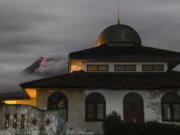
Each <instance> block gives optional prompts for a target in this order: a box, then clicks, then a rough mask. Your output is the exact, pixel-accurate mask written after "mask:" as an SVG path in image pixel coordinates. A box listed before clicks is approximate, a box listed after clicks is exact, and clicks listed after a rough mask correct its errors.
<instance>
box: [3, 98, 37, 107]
mask: <svg viewBox="0 0 180 135" xmlns="http://www.w3.org/2000/svg"><path fill="white" fill-rule="evenodd" d="M3 102H4V103H5V104H11V105H13V104H22V105H31V106H36V99H30V100H5V101H3Z"/></svg>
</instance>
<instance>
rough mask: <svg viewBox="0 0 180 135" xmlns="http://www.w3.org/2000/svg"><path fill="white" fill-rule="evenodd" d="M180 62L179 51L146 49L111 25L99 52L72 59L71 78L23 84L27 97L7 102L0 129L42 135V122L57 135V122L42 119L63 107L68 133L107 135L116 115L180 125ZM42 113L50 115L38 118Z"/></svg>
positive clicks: (127, 29)
mask: <svg viewBox="0 0 180 135" xmlns="http://www.w3.org/2000/svg"><path fill="white" fill-rule="evenodd" d="M179 63H180V53H179V52H174V51H170V50H163V49H158V48H152V47H148V46H144V45H143V43H142V41H141V37H140V36H139V34H138V33H137V31H136V30H135V29H134V28H132V27H131V26H128V25H124V24H120V23H118V24H115V25H112V26H109V27H107V28H105V29H104V30H103V31H102V32H101V33H100V35H99V37H98V39H97V43H96V47H93V46H92V48H88V49H85V50H80V51H76V52H71V53H70V54H69V57H68V71H69V72H68V73H67V74H63V75H57V76H54V77H50V78H45V79H40V80H35V81H31V82H25V83H22V84H20V86H21V87H22V89H23V91H24V92H25V93H26V94H27V97H25V99H16V100H4V103H6V104H4V105H1V106H2V107H1V109H0V110H1V111H0V116H6V117H3V118H1V121H2V122H0V123H1V124H0V129H2V130H9V129H13V128H14V127H18V122H19V126H22V127H23V129H22V130H26V128H27V127H28V129H32V130H33V126H35V127H37V128H34V129H37V130H39V128H38V127H40V124H39V125H38V124H35V123H38V120H39V119H41V122H40V123H42V122H43V121H45V122H46V127H44V128H45V129H48V130H47V132H48V133H49V134H51V135H53V133H54V135H55V134H56V133H55V132H53V131H54V130H56V128H55V129H54V128H53V126H51V124H53V121H55V120H56V117H54V116H53V115H51V117H49V118H48V119H46V118H42V117H45V116H46V115H45V114H46V113H48V111H51V112H52V111H53V110H58V109H59V108H64V110H65V116H66V117H65V121H66V122H65V123H66V130H67V134H68V133H69V134H73V133H74V134H75V133H76V134H103V130H102V121H103V120H104V119H105V118H106V116H107V115H108V114H110V113H112V112H113V111H116V112H117V113H119V114H120V116H121V118H122V120H124V121H128V122H146V121H158V122H165V123H175V124H180V123H179V122H180V72H178V71H175V70H174V68H175V67H176V66H177V65H178V64H179ZM12 103H15V105H7V104H12ZM17 104H26V105H17ZM30 106H33V107H30ZM24 108H26V109H25V110H23V109H24ZM32 108H33V110H32ZM18 109H19V110H23V111H17V110H18ZM8 110H9V112H8ZM36 110H40V111H46V112H44V115H41V114H38V115H37V112H36ZM29 111H30V112H31V113H29ZM15 112H16V113H15ZM19 113H20V114H19ZM15 114H16V115H15ZM22 114H23V115H22ZM32 115H33V116H32ZM48 116H50V115H48ZM15 118H16V122H17V125H16V126H14V119H15ZM11 120H12V121H13V122H11ZM24 121H26V123H27V124H23V123H24ZM28 123H30V124H28ZM4 125H6V126H4ZM26 126H27V127H26ZM56 126H57V125H56ZM49 129H52V132H51V133H50V132H49V131H50V130H49ZM11 131H13V132H15V130H11ZM0 133H1V132H0Z"/></svg>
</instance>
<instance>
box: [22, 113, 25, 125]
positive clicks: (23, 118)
mask: <svg viewBox="0 0 180 135" xmlns="http://www.w3.org/2000/svg"><path fill="white" fill-rule="evenodd" d="M21 128H25V115H24V114H21Z"/></svg>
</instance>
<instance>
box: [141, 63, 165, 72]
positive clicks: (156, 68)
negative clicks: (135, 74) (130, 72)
mask: <svg viewBox="0 0 180 135" xmlns="http://www.w3.org/2000/svg"><path fill="white" fill-rule="evenodd" d="M142 71H164V65H163V64H158V65H142Z"/></svg>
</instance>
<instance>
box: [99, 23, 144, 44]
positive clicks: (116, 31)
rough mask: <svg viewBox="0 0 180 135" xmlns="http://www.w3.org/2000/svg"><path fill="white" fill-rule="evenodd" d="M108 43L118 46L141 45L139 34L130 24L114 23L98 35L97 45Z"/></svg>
mask: <svg viewBox="0 0 180 135" xmlns="http://www.w3.org/2000/svg"><path fill="white" fill-rule="evenodd" d="M103 44H108V45H112V44H113V45H114V44H117V45H119V46H122V45H123V46H124V45H133V46H134V45H138V46H139V45H141V38H140V36H139V34H138V33H137V32H136V31H135V30H134V29H133V28H132V27H130V26H128V25H124V24H116V25H112V26H109V27H108V28H106V29H105V30H104V31H103V32H101V34H100V35H99V37H98V40H97V43H96V45H97V46H100V45H103Z"/></svg>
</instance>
